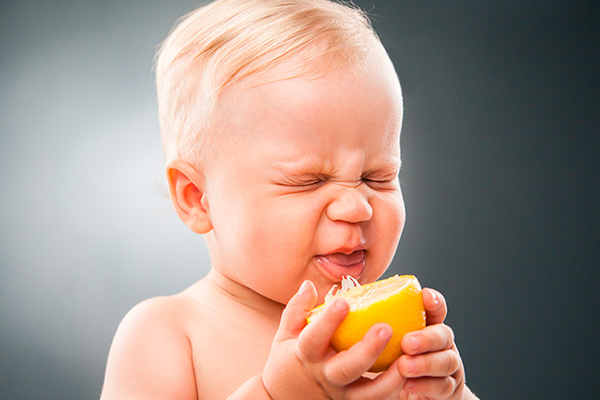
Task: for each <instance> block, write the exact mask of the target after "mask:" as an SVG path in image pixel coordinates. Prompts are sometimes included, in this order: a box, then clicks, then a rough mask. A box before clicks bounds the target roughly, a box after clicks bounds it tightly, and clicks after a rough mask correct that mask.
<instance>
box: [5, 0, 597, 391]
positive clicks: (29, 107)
mask: <svg viewBox="0 0 600 400" xmlns="http://www.w3.org/2000/svg"><path fill="white" fill-rule="evenodd" d="M196 4H197V3H196V2H195V1H178V2H167V1H163V2H161V1H157V0H152V1H142V0H124V1H109V0H106V1H99V0H98V1H89V0H87V1H86V0H77V1H75V0H70V1H69V0H63V1H58V0H57V1H52V2H50V1H42V0H23V1H2V2H0V88H1V90H0V113H1V114H0V159H1V160H2V167H1V168H0V223H1V225H0V304H1V308H0V398H1V399H62V400H69V399H94V398H97V397H98V396H99V392H100V388H101V383H102V375H103V369H104V363H105V360H106V355H107V352H108V348H109V345H110V341H111V339H112V335H113V333H114V331H115V329H116V326H117V324H118V322H119V321H120V319H121V318H122V316H123V315H124V313H125V312H126V311H127V310H128V309H129V308H131V307H132V306H133V305H134V304H136V303H137V302H139V301H141V300H143V299H145V298H147V297H150V296H156V295H163V294H170V293H174V292H176V291H179V290H181V289H183V288H184V287H186V286H187V285H189V284H190V283H192V282H194V281H195V280H197V279H199V278H201V277H202V276H203V275H204V274H205V273H206V271H207V268H208V257H207V254H206V249H205V247H204V244H203V242H202V240H201V239H200V238H199V237H196V236H194V235H193V234H192V233H191V232H188V230H187V228H185V226H184V225H183V224H182V223H181V222H179V220H178V219H177V217H176V215H175V213H174V212H173V211H171V209H170V204H169V201H168V199H167V198H166V197H165V183H164V179H163V170H162V168H163V159H162V155H161V153H160V143H159V138H158V126H157V117H156V104H155V99H154V88H153V76H152V70H151V69H152V62H153V55H154V52H155V48H156V45H157V44H158V43H159V42H160V41H161V40H162V39H163V38H164V37H165V36H166V34H167V33H168V31H169V29H170V28H171V26H172V24H173V23H174V21H175V20H176V19H177V18H178V17H179V16H181V15H182V14H184V13H186V12H188V11H191V10H192V9H193V8H195V6H196ZM357 4H359V5H361V6H362V7H364V8H366V9H368V10H369V11H371V13H372V14H373V20H374V25H375V27H376V29H377V30H378V31H379V34H380V36H381V38H382V40H383V42H384V44H385V45H386V46H387V48H388V50H389V52H390V54H391V56H392V58H393V60H394V62H395V64H396V67H397V70H398V73H399V75H400V78H401V81H402V84H403V88H404V94H405V106H406V119H405V124H404V133H403V139H402V140H403V143H402V146H403V158H404V163H405V164H404V166H403V168H404V169H403V172H402V174H401V178H402V181H403V184H404V193H405V199H406V204H407V210H408V221H407V226H406V229H405V233H404V237H403V239H402V241H401V244H400V248H399V252H398V255H397V257H396V259H395V261H394V264H393V265H392V267H391V269H390V271H389V273H390V274H391V273H414V274H416V275H418V277H419V279H420V280H421V282H422V284H423V285H425V286H430V287H435V288H437V289H439V290H440V291H442V292H443V293H444V294H445V296H446V298H447V300H448V303H449V307H450V314H449V317H448V320H447V321H448V323H449V324H450V325H451V326H452V327H453V328H454V330H455V332H456V335H457V342H458V345H459V348H460V349H461V353H462V356H463V359H464V362H465V365H466V368H467V377H468V380H469V384H470V386H471V387H472V388H473V390H474V391H475V392H476V393H478V394H479V395H480V396H481V397H482V398H485V399H494V398H497V399H530V398H539V399H562V398H572V399H597V398H599V397H600V384H599V381H598V370H599V367H600V363H599V362H598V359H599V358H598V357H599V356H600V355H599V351H598V341H597V339H598V304H599V300H600V299H599V295H598V292H599V290H598V289H599V281H600V280H599V274H598V267H599V264H600V254H599V250H598V248H599V245H598V244H599V241H600V240H599V239H600V207H599V200H598V196H599V194H600V193H599V187H600V179H599V172H600V157H599V155H598V149H599V148H600V132H599V128H600V124H599V117H598V115H599V112H598V111H599V110H600V104H599V103H600V102H599V97H598V94H599V93H600V87H599V86H600V85H599V76H598V72H599V71H598V66H599V61H600V59H599V58H600V57H599V50H598V35H599V33H600V29H599V20H600V14H599V12H598V6H597V5H594V3H593V2H592V1H589V2H586V1H567V0H564V1H558V0H547V1H534V0H487V1H474V0H471V1H468V0H463V1H447V0H444V1H442V0H439V1H429V2H423V1H413V0H407V1H385V2H384V1H375V0H372V1H357ZM388 275H389V274H388Z"/></svg>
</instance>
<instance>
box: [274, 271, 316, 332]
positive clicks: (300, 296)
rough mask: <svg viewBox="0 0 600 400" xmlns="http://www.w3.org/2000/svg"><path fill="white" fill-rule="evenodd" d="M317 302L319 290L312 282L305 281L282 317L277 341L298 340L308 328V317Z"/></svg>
mask: <svg viewBox="0 0 600 400" xmlns="http://www.w3.org/2000/svg"><path fill="white" fill-rule="evenodd" d="M316 302H317V289H316V288H315V285H314V283H312V282H311V281H304V283H302V286H300V289H298V292H297V293H296V294H295V295H294V296H293V297H292V298H291V299H290V301H289V302H288V304H287V306H286V307H285V310H283V313H282V315H281V321H280V323H279V329H278V331H277V335H276V336H275V339H277V340H287V339H291V338H296V337H297V336H298V335H299V334H300V332H301V331H302V329H303V328H304V327H305V326H306V317H307V316H308V314H309V312H310V310H311V309H312V308H313V307H314V306H315V303H316Z"/></svg>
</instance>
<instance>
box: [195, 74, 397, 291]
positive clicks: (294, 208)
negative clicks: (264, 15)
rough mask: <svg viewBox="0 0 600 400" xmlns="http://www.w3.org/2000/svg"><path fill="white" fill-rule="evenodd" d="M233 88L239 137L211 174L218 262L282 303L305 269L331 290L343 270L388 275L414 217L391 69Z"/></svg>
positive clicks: (361, 276) (362, 276)
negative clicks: (408, 210)
mask: <svg viewBox="0 0 600 400" xmlns="http://www.w3.org/2000/svg"><path fill="white" fill-rule="evenodd" d="M238 89H239V88H238ZM228 96H231V98H230V100H231V99H233V101H235V104H236V114H235V117H233V120H234V121H232V126H231V129H232V130H233V131H232V132H235V135H236V136H239V140H232V141H231V143H230V144H228V149H227V151H226V152H225V154H226V157H225V158H226V159H225V161H223V162H222V165H220V168H215V169H214V171H213V172H212V173H211V174H210V176H209V177H208V178H207V190H206V195H207V196H208V207H209V212H210V217H211V222H212V225H213V228H214V229H213V231H211V232H210V233H209V234H208V237H207V238H208V243H209V247H210V251H211V259H212V262H213V266H214V268H216V269H217V270H219V271H220V272H221V273H223V274H224V275H225V276H226V277H229V278H230V279H233V280H235V281H236V282H238V283H241V284H243V285H244V286H247V287H249V288H251V289H253V290H254V291H256V292H258V293H260V294H262V295H264V296H266V297H269V298H271V299H273V300H276V301H278V302H281V303H286V302H287V301H288V300H289V298H290V297H291V296H292V295H293V294H294V293H295V292H296V290H297V289H298V287H299V286H300V284H301V283H302V282H303V281H304V280H305V279H310V280H312V281H313V282H315V284H316V286H317V289H318V291H319V299H320V300H323V297H324V295H325V294H326V293H327V291H328V290H329V289H330V288H331V286H332V285H333V284H334V283H336V282H339V281H340V279H341V277H342V276H344V275H351V276H353V277H355V278H357V279H358V280H359V281H362V282H366V281H372V280H375V279H377V278H378V277H379V276H381V274H382V273H383V272H384V271H385V270H386V268H387V267H388V265H389V263H390V262H391V260H392V257H393V255H394V252H395V249H396V246H397V243H398V240H399V239H400V234H401V232H402V228H403V225H404V219H405V214H404V203H403V199H402V194H401V191H400V185H399V182H398V172H399V168H400V146H399V132H400V125H401V118H402V104H401V102H402V101H401V94H400V88H399V85H398V83H397V80H396V78H395V74H394V72H393V69H391V68H389V70H388V69H386V70H385V71H384V72H381V71H379V73H373V74H370V76H369V77H368V78H357V77H354V76H350V75H348V74H347V73H345V74H341V73H337V72H336V73H330V74H327V75H325V76H322V77H319V78H316V79H312V80H309V79H306V78H304V79H303V78H294V79H289V80H279V81H275V82H271V83H265V84H261V85H258V86H254V87H252V86H251V85H250V84H248V85H245V86H244V88H243V90H235V91H232V92H231V93H230V94H228ZM225 101H226V102H227V101H229V100H228V99H227V98H226V99H225ZM238 104H241V107H238Z"/></svg>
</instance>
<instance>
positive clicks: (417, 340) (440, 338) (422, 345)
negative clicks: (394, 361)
mask: <svg viewBox="0 0 600 400" xmlns="http://www.w3.org/2000/svg"><path fill="white" fill-rule="evenodd" d="M400 346H401V348H402V351H403V352H404V353H405V354H410V355H415V354H423V353H428V352H432V351H440V350H446V349H450V348H452V347H453V346H454V331H452V328H450V327H449V326H448V325H444V324H437V325H430V326H427V327H425V328H423V329H421V330H420V331H414V332H409V333H407V334H406V335H404V337H403V338H402V343H401V344H400Z"/></svg>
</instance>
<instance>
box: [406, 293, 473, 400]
mask: <svg viewBox="0 0 600 400" xmlns="http://www.w3.org/2000/svg"><path fill="white" fill-rule="evenodd" d="M423 304H424V305H425V310H426V313H427V327H426V328H425V329H423V330H421V331H416V332H411V333H408V334H406V335H405V336H404V338H403V339H402V350H403V351H404V353H405V354H404V355H402V356H401V357H400V363H399V367H400V372H401V373H402V375H403V376H406V377H407V378H408V379H407V381H406V383H405V385H404V390H403V393H402V396H401V398H402V399H404V398H408V393H410V394H412V395H413V396H417V397H410V398H411V399H413V398H415V399H431V398H434V399H445V400H468V399H475V400H476V399H477V397H475V395H473V394H472V393H471V391H470V390H469V389H468V388H467V387H466V386H465V371H464V366H463V363H462V359H461V358H460V354H459V353H458V349H457V348H456V344H455V343H454V333H453V331H452V329H451V328H450V327H449V326H447V325H444V323H443V322H444V320H445V319H446V314H447V311H448V309H447V306H446V301H445V299H444V297H443V296H442V295H441V293H439V292H437V291H435V290H433V289H423Z"/></svg>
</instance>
